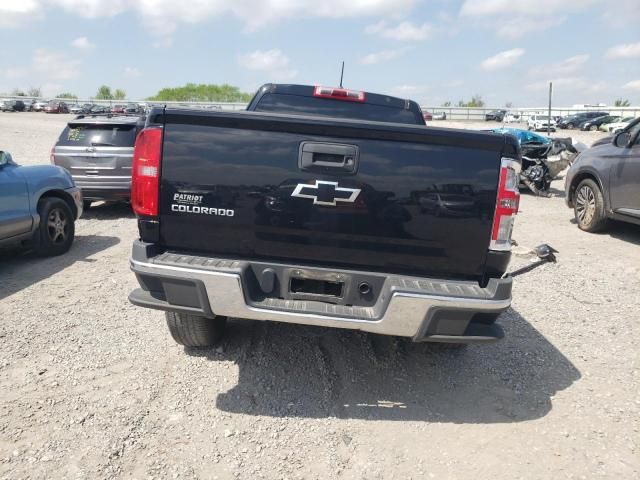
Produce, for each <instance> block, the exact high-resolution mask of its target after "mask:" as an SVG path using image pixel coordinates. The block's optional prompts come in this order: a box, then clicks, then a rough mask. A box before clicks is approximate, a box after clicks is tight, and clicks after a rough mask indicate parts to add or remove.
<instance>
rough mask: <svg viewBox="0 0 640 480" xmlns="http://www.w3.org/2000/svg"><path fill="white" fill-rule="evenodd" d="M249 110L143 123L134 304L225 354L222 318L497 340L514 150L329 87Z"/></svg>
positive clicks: (135, 200)
mask: <svg viewBox="0 0 640 480" xmlns="http://www.w3.org/2000/svg"><path fill="white" fill-rule="evenodd" d="M345 99H349V101H345ZM248 110H249V111H246V112H231V111H220V112H211V111H205V110H194V109H175V108H166V109H165V108H154V109H152V110H151V112H150V113H149V117H148V122H147V126H146V127H145V129H144V130H143V131H142V132H141V133H140V134H139V135H138V138H137V141H136V146H135V154H134V161H133V185H132V199H131V204H132V206H133V209H134V211H135V212H136V215H137V217H138V227H139V234H140V237H139V240H136V241H135V243H134V245H133V250H132V258H131V267H132V269H133V271H134V272H135V274H136V278H137V280H138V281H139V283H140V288H139V289H136V290H134V291H133V292H132V293H131V294H130V296H129V299H130V301H131V302H132V303H134V304H136V305H139V306H142V307H146V308H154V309H159V310H165V311H166V312H167V313H166V318H167V325H168V327H169V331H170V332H171V334H172V336H173V338H174V340H176V341H177V342H178V343H181V344H183V345H188V346H192V347H202V346H208V345H211V344H213V343H215V342H216V341H218V340H219V339H220V337H221V336H222V334H223V330H224V325H225V318H226V317H233V318H245V319H251V320H260V321H280V322H290V323H300V324H308V325H319V326H325V327H339V328H346V329H354V330H361V331H368V332H374V333H379V334H385V335H394V336H403V337H408V338H410V339H413V340H414V341H433V342H451V343H456V342H457V343H460V342H462V343H465V342H489V341H494V340H498V339H499V338H501V337H502V336H503V332H502V330H501V328H500V326H499V325H498V324H496V323H495V320H496V319H497V317H498V316H499V314H500V313H501V312H502V311H504V310H506V309H507V308H508V307H509V304H510V302H511V300H510V299H511V285H512V279H511V277H509V276H504V273H505V272H506V269H507V265H508V262H509V258H510V249H511V238H510V236H511V231H512V222H513V221H514V218H515V214H516V212H517V208H518V207H517V206H518V200H519V193H518V191H517V183H518V180H517V179H518V170H519V166H520V149H519V146H518V143H517V140H516V139H515V138H514V137H512V136H510V135H496V134H494V133H490V132H478V131H470V130H455V129H432V128H416V125H424V119H423V117H422V114H421V113H422V112H421V111H420V108H419V106H418V105H417V103H415V102H411V101H409V102H407V101H406V100H404V99H400V98H394V97H389V96H387V95H377V94H375V93H369V92H360V91H353V90H345V89H343V88H334V87H321V86H316V87H314V86H308V85H273V84H269V85H264V86H263V87H261V88H260V89H259V90H258V93H257V94H256V96H255V97H254V98H253V99H252V100H251V102H250V103H249V106H248ZM254 112H259V114H256V113H254ZM362 120H368V121H366V122H363V121H362ZM377 122H393V123H377ZM429 192H438V193H442V194H444V195H452V196H454V195H455V197H456V198H455V199H454V198H451V199H450V201H445V200H444V199H442V200H443V202H444V203H448V205H447V207H446V210H447V212H444V211H442V210H440V212H441V213H442V214H443V215H442V216H441V217H438V216H436V214H435V211H434V209H431V211H428V209H425V208H424V205H422V206H421V205H420V202H419V198H420V196H421V195H422V196H424V195H423V193H424V194H428V193H429ZM462 197H465V199H464V200H463V199H462ZM454 204H455V206H454ZM435 210H437V209H435ZM453 210H455V216H449V215H447V213H451V212H452V211H453ZM469 217H473V218H469ZM408 239H410V242H408ZM356 252H357V254H356Z"/></svg>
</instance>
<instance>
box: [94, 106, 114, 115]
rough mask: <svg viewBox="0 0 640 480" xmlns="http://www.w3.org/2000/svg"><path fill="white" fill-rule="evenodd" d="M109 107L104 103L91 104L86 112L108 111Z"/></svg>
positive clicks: (109, 110)
mask: <svg viewBox="0 0 640 480" xmlns="http://www.w3.org/2000/svg"><path fill="white" fill-rule="evenodd" d="M110 112H111V109H110V108H109V107H107V106H105V105H92V106H91V108H90V109H89V112H88V113H92V114H93V113H110Z"/></svg>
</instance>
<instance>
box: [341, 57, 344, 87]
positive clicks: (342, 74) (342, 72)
mask: <svg viewBox="0 0 640 480" xmlns="http://www.w3.org/2000/svg"><path fill="white" fill-rule="evenodd" d="M342 77H344V60H343V61H342V70H340V88H342Z"/></svg>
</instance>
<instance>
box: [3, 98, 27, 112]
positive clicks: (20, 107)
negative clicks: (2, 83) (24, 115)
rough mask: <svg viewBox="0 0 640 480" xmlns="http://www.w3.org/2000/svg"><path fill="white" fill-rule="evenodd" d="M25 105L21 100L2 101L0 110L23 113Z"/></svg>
mask: <svg viewBox="0 0 640 480" xmlns="http://www.w3.org/2000/svg"><path fill="white" fill-rule="evenodd" d="M24 109H25V104H24V102H23V101H22V100H2V102H1V103H0V110H2V111H3V112H24Z"/></svg>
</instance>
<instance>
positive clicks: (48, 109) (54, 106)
mask: <svg viewBox="0 0 640 480" xmlns="http://www.w3.org/2000/svg"><path fill="white" fill-rule="evenodd" d="M44 112H45V113H69V106H68V105H67V104H66V103H65V102H58V101H55V100H52V101H50V102H49V103H47V105H46V106H45V107H44Z"/></svg>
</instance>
